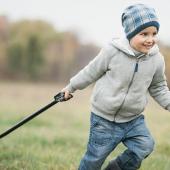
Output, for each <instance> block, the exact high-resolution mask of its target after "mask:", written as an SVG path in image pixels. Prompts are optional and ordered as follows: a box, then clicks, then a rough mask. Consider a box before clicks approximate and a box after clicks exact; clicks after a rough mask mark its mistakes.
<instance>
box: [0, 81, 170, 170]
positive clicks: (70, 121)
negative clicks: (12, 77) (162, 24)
mask: <svg viewBox="0 0 170 170" xmlns="http://www.w3.org/2000/svg"><path fill="white" fill-rule="evenodd" d="M61 88H62V86H56V85H48V84H28V83H22V84H17V83H12V84H11V83H2V82H1V84H0V94H1V95H0V132H3V131H4V130H6V129H7V128H9V127H11V126H12V125H13V124H15V123H16V122H18V121H19V120H21V119H22V118H23V117H25V116H27V115H28V114H31V113H32V112H35V111H37V110H39V109H40V108H41V107H43V106H44V105H46V104H48V103H50V102H51V100H53V99H52V97H53V96H54V94H56V93H57V91H59V90H60V89H61ZM90 93H91V89H90V88H88V89H85V90H84V91H81V92H76V94H74V99H72V100H70V101H69V102H64V103H59V104H57V105H56V106H54V107H52V108H50V109H49V110H48V111H46V112H44V113H43V114H42V115H39V116H38V117H36V118H35V119H33V120H32V121H31V122H29V123H27V124H25V125H24V126H22V127H21V128H19V129H17V130H16V131H14V132H13V133H11V134H10V135H8V136H7V137H5V138H3V139H1V141H0V142H1V143H0V170H76V169H77V167H78V165H79V162H80V160H81V157H82V156H83V154H84V152H85V149H86V144H87V140H88V131H89V117H90V113H89V112H90V102H89V98H90ZM146 113H147V114H146V121H147V124H148V126H149V128H150V130H151V132H152V134H153V136H154V138H155V141H156V146H155V150H154V152H153V153H152V154H151V155H150V156H149V157H148V158H147V159H146V160H145V161H144V162H143V164H142V167H141V169H140V170H169V168H170V159H169V158H170V133H169V132H170V113H168V112H167V111H164V110H163V109H161V108H160V107H159V106H158V105H157V104H155V102H153V100H151V101H150V104H149V106H148V107H147V109H146ZM123 150H124V146H122V145H119V147H118V148H116V150H115V151H114V152H113V153H112V154H111V155H110V156H109V157H108V159H107V160H106V162H105V164H107V162H108V161H109V160H110V159H112V158H113V157H116V155H118V154H119V153H120V152H122V151H123Z"/></svg>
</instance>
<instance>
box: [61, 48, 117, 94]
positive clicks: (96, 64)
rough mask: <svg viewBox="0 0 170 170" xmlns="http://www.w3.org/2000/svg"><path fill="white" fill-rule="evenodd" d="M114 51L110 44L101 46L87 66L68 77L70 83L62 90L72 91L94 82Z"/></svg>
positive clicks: (100, 74)
mask: <svg viewBox="0 0 170 170" xmlns="http://www.w3.org/2000/svg"><path fill="white" fill-rule="evenodd" d="M116 51H117V50H116V49H115V48H114V47H113V46H111V45H108V46H105V47H103V48H102V49H101V51H100V52H99V54H98V55H97V56H96V57H95V58H94V59H93V60H92V61H91V62H90V63H89V64H88V65H87V66H85V67H84V68H83V69H82V70H81V71H80V72H78V73H77V74H76V75H75V76H74V77H72V78H71V79H70V83H69V84H68V85H67V86H66V87H65V88H64V89H63V90H68V91H69V92H70V93H73V92H74V91H75V90H77V89H78V90H81V89H84V88H85V87H87V86H88V85H90V84H91V83H93V82H95V81H96V80H97V79H99V78H100V77H101V76H102V75H103V74H104V73H105V72H106V71H107V70H108V65H109V62H110V59H111V57H112V56H113V55H114V53H115V52H116Z"/></svg>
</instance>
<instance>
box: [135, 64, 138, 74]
mask: <svg viewBox="0 0 170 170" xmlns="http://www.w3.org/2000/svg"><path fill="white" fill-rule="evenodd" d="M135 72H138V62H136V65H135Z"/></svg>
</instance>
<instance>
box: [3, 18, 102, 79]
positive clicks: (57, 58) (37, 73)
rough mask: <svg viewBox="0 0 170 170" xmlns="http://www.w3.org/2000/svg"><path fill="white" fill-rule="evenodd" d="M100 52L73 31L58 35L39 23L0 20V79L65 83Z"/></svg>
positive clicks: (47, 24) (58, 32)
mask: <svg viewBox="0 0 170 170" xmlns="http://www.w3.org/2000/svg"><path fill="white" fill-rule="evenodd" d="M98 51H99V47H97V46H95V45H94V44H82V43H80V41H79V39H78V37H77V36H76V34H75V33H73V32H69V31H68V32H61V31H57V30H56V29H54V28H53V26H52V25H50V24H49V23H47V22H45V21H42V20H22V21H19V22H14V23H10V22H8V20H7V18H6V17H5V16H1V17H0V78H1V80H2V79H9V80H27V81H28V80H29V81H60V82H63V81H68V80H69V78H70V77H71V76H73V75H74V74H75V73H76V72H77V71H78V70H80V69H81V68H82V67H83V66H84V65H86V64H87V63H88V62H89V60H91V58H93V57H94V56H95V55H96V54H97V53H98Z"/></svg>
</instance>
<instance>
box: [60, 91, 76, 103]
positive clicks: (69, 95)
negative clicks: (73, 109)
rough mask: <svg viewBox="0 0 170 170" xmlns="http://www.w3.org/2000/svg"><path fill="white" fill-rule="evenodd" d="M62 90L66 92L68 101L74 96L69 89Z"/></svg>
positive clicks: (65, 97) (65, 96) (65, 95)
mask: <svg viewBox="0 0 170 170" xmlns="http://www.w3.org/2000/svg"><path fill="white" fill-rule="evenodd" d="M61 92H64V99H65V100H66V101H67V100H70V99H71V98H72V97H73V95H72V94H71V93H70V92H69V91H68V90H62V91H61Z"/></svg>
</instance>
